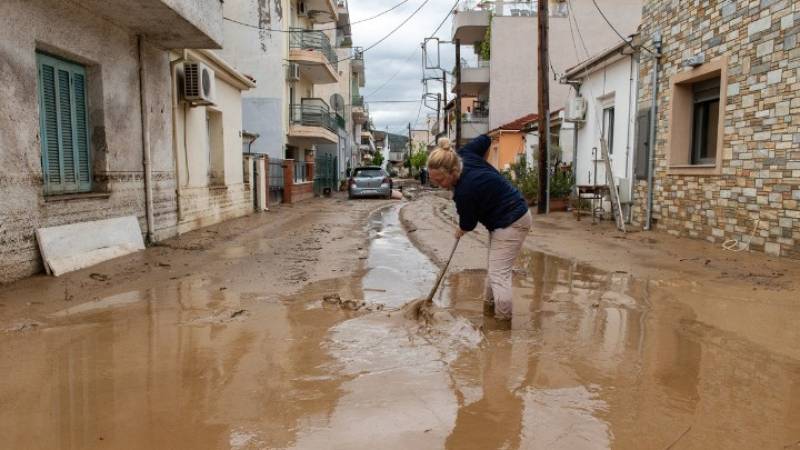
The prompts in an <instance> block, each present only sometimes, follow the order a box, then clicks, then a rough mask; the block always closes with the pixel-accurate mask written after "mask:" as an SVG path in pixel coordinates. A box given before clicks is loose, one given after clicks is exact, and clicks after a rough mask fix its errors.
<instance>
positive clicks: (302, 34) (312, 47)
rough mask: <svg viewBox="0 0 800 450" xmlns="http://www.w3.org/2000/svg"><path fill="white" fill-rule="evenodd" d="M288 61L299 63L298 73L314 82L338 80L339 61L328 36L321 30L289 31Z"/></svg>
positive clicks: (333, 81)
mask: <svg viewBox="0 0 800 450" xmlns="http://www.w3.org/2000/svg"><path fill="white" fill-rule="evenodd" d="M289 61H291V62H293V63H296V64H299V65H300V75H301V76H304V77H306V78H308V79H309V80H311V81H312V82H313V83H315V84H330V83H337V82H338V81H339V75H338V68H339V61H338V57H337V56H336V52H335V51H334V49H333V46H331V41H330V39H328V36H327V35H325V33H323V32H322V31H316V30H304V29H296V28H295V29H292V30H290V31H289Z"/></svg>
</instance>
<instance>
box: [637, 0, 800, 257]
mask: <svg viewBox="0 0 800 450" xmlns="http://www.w3.org/2000/svg"><path fill="white" fill-rule="evenodd" d="M656 30H660V31H661V33H662V35H663V45H664V47H663V55H664V56H663V58H662V70H661V71H660V79H661V81H660V84H659V90H660V93H659V100H658V107H659V114H658V136H657V144H656V147H657V148H656V162H655V166H656V169H655V199H654V208H653V210H654V215H653V217H654V219H655V221H656V229H658V230H662V231H666V232H668V233H670V234H673V235H680V236H687V237H693V238H699V239H706V240H709V241H711V242H715V243H720V242H723V241H725V240H727V239H744V240H745V241H746V240H747V239H749V238H748V236H749V235H750V234H751V232H752V230H753V229H754V227H755V226H756V224H757V226H758V227H757V231H756V233H755V237H754V238H753V239H752V245H751V248H752V249H753V250H758V251H764V252H766V253H768V254H770V255H782V256H788V257H792V258H800V207H798V204H800V94H799V93H800V42H799V41H800V2H797V1H791V0H751V1H744V0H739V1H733V0H730V1H714V0H710V1H709V0H705V1H701V0H690V1H687V0H649V1H646V2H645V5H644V8H643V14H642V28H641V36H642V40H643V43H644V44H645V46H647V47H652V42H651V38H652V35H653V32H654V31H656ZM700 52H704V53H705V57H706V61H710V60H713V59H715V58H718V57H720V56H722V55H727V58H728V66H727V73H728V76H727V85H728V88H727V107H726V110H725V119H724V130H725V131H724V138H723V146H722V148H721V149H719V150H720V151H722V152H723V153H722V171H721V174H720V175H692V176H689V175H674V174H672V175H671V174H669V173H668V165H667V160H666V145H667V138H668V127H669V123H668V120H669V117H670V99H671V95H672V92H671V91H670V78H671V77H672V76H674V75H676V74H678V73H681V72H683V71H685V70H687V69H685V68H683V67H681V62H682V61H683V60H684V59H685V58H687V57H689V56H692V55H695V54H697V53H700ZM641 60H642V64H641V72H640V75H641V84H640V90H639V101H640V104H639V108H640V110H643V109H646V108H649V106H650V99H651V96H652V93H651V83H652V81H651V80H652V78H651V77H652V68H653V62H652V58H651V57H650V54H649V53H648V52H647V51H642V56H641ZM725 94H726V93H722V95H725ZM646 192H647V185H646V182H644V181H640V182H639V183H638V185H637V186H636V192H635V204H634V208H633V218H634V221H635V222H637V223H643V222H644V213H645V207H646V206H645V205H646Z"/></svg>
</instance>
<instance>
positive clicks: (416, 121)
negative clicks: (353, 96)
mask: <svg viewBox="0 0 800 450" xmlns="http://www.w3.org/2000/svg"><path fill="white" fill-rule="evenodd" d="M459 1H460V0H456V1H455V2H453V6H452V7H451V8H450V10H449V11H448V12H447V14H446V15H445V16H444V18H443V19H442V21H441V22H439V25H437V26H436V29H434V30H433V33H431V34H430V35H429V36H435V35H436V33H438V32H439V30H441V29H442V27H443V26H444V24H445V23H446V22H447V19H448V18H449V17H450V16H451V15H452V14H453V12H454V11H455V10H456V9H457V8H458V3H459ZM423 5H424V4H423ZM365 51H366V50H365ZM416 53H417V49H414V51H413V52H412V53H411V54H410V55H409V56H408V57H407V58H406V61H408V60H410V59H411V58H412V57H413V56H414V55H415V54H416ZM423 70H424V69H423ZM398 74H399V72H395V74H394V75H392V76H391V77H390V78H389V79H388V80H387V81H386V82H384V83H383V85H381V86H380V87H379V88H378V89H375V90H374V91H373V92H372V93H371V94H369V95H367V97H369V96H370V95H375V93H377V92H378V91H380V90H381V89H383V88H384V87H385V86H387V85H388V84H389V83H390V82H391V81H392V80H394V79H395V77H397V75H398ZM423 78H424V76H423ZM418 101H419V102H420V104H419V109H418V111H417V118H416V119H415V121H414V125H417V124H419V116H420V114H422V99H420V100H418Z"/></svg>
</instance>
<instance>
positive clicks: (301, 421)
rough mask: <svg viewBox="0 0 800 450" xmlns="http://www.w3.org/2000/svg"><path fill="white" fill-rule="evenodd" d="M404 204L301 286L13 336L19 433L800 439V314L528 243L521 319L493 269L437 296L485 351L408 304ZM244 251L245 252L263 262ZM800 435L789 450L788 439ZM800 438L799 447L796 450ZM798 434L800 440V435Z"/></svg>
mask: <svg viewBox="0 0 800 450" xmlns="http://www.w3.org/2000/svg"><path fill="white" fill-rule="evenodd" d="M399 208H400V205H398V206H394V207H391V208H388V209H382V210H380V211H378V212H376V213H375V214H373V215H372V216H371V217H370V222H369V224H368V226H369V232H370V236H371V241H370V244H369V248H368V249H367V250H368V256H367V258H366V260H365V268H364V272H363V273H361V274H360V275H359V276H353V277H343V278H339V279H333V280H327V281H323V282H318V283H314V284H310V285H308V286H306V287H305V288H304V289H303V291H302V292H300V293H299V294H298V295H296V296H293V297H291V298H280V297H278V296H277V295H275V294H273V293H271V292H270V291H269V288H268V287H260V288H259V287H258V286H236V285H235V284H233V283H231V282H230V280H221V279H217V278H215V276H214V274H197V275H195V276H192V277H186V278H182V279H180V280H176V281H174V282H171V283H169V284H167V285H156V286H151V287H147V288H146V289H138V290H132V291H128V292H121V293H119V294H117V295H114V296H111V297H108V298H104V299H98V300H96V301H93V302H88V303H83V304H79V305H76V306H70V307H68V308H65V309H62V310H61V311H57V312H55V313H53V314H50V315H48V316H47V317H41V318H39V317H37V318H36V319H37V320H40V322H41V323H42V324H43V326H42V327H40V328H37V329H35V330H32V331H25V332H14V333H0V373H2V374H3V375H2V378H1V379H0V403H2V405H3V408H2V409H0V435H2V436H3V440H2V442H0V448H13V449H17V448H25V449H37V448H42V449H45V448H47V449H54V448H55V449H92V448H170V449H182V448H186V449H205V448H209V449H211V448H214V449H217V448H231V449H272V448H297V449H359V448H364V449H367V448H369V449H372V448H381V449H392V448H397V449H407V448H425V449H429V448H430V449H437V448H447V449H501V448H507V449H517V448H524V449H603V448H621V449H651V448H653V449H663V448H667V447H668V446H670V445H671V444H673V443H674V444H675V445H674V447H673V448H676V449H688V448H696V449H732V448H743V449H751V448H758V449H761V448H776V449H782V448H795V447H796V445H795V443H797V442H798V441H800V345H798V344H800V331H798V327H797V323H800V308H799V307H798V305H797V304H796V303H790V302H784V301H781V300H779V299H775V300H774V301H773V300H771V299H769V298H767V299H765V298H760V297H758V296H756V295H753V294H751V293H744V292H743V293H739V294H736V295H732V294H731V293H730V291H729V290H725V289H724V288H722V287H710V286H699V285H695V284H692V283H690V282H686V283H672V284H666V283H662V282H656V281H649V282H648V281H643V280H636V279H633V278H632V277H630V276H629V275H627V274H624V273H606V272H603V271H600V270H596V269H593V268H591V267H587V266H584V265H581V264H577V263H575V262H572V261H567V260H563V259H558V258H554V257H550V256H547V255H544V254H540V253H526V254H524V255H523V256H522V258H520V260H519V261H518V264H517V267H516V269H515V275H514V283H515V290H514V295H515V298H514V311H515V317H514V320H513V322H512V324H511V329H510V330H504V329H500V328H499V327H497V324H495V323H493V322H492V321H491V320H488V319H484V318H483V315H482V304H481V295H482V292H483V279H484V276H485V272H484V271H463V272H459V273H455V274H452V275H451V276H449V277H448V278H447V280H446V284H445V286H444V290H443V292H442V293H441V295H440V296H439V297H438V298H437V302H438V304H439V305H440V306H442V307H444V308H447V309H448V310H449V311H451V312H452V313H453V315H455V316H457V317H465V318H467V319H468V320H470V321H471V322H472V323H474V324H478V325H483V326H484V327H485V333H484V335H485V340H484V341H483V342H482V343H481V344H480V345H471V344H470V343H469V342H465V341H464V340H463V339H459V336H448V335H446V334H442V333H438V334H437V333H426V332H420V330H419V328H418V327H417V326H416V324H414V323H409V322H408V321H406V320H405V319H403V318H402V317H401V315H399V314H394V313H390V312H388V311H383V312H366V311H364V310H361V311H347V310H342V309H341V308H337V307H334V306H331V305H327V304H325V303H323V302H321V301H320V299H321V297H322V296H323V295H325V294H326V293H330V292H337V293H339V294H340V295H342V297H343V298H354V299H364V300H365V301H366V302H367V303H368V304H372V305H377V304H384V305H386V306H387V308H389V309H391V308H394V307H397V306H400V305H402V304H403V303H404V302H406V301H408V300H411V299H414V298H417V297H420V296H424V295H425V294H426V293H427V291H428V289H429V288H430V286H431V283H432V282H433V279H434V277H435V276H436V271H437V270H438V268H437V267H436V266H435V265H434V264H433V263H432V262H431V261H430V260H428V259H427V258H426V257H425V256H424V255H422V254H421V253H420V252H418V251H417V250H416V248H414V246H413V245H412V244H411V243H410V242H409V241H408V239H407V238H406V237H405V235H404V233H403V231H402V229H401V227H400V224H399V221H398V217H397V213H398V211H399ZM248 253H249V252H247V251H245V250H243V249H238V248H237V249H235V250H231V252H230V253H229V254H226V257H228V258H236V257H239V256H242V257H246V255H247V254H248ZM784 446H789V447H784ZM792 446H795V447H792ZM798 448H800V447H798Z"/></svg>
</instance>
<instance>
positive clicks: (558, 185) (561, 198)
mask: <svg viewBox="0 0 800 450" xmlns="http://www.w3.org/2000/svg"><path fill="white" fill-rule="evenodd" d="M574 185H575V180H574V178H573V176H572V168H571V167H570V166H569V165H566V164H565V165H561V166H556V168H555V170H554V171H553V173H552V174H551V176H550V211H566V210H567V206H568V205H569V196H570V194H571V193H572V188H573V186H574Z"/></svg>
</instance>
